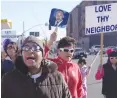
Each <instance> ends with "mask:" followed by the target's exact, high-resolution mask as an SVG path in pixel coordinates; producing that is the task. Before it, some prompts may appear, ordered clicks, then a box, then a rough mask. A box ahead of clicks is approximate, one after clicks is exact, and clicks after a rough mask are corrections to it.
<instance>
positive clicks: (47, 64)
mask: <svg viewBox="0 0 117 98" xmlns="http://www.w3.org/2000/svg"><path fill="white" fill-rule="evenodd" d="M15 66H16V69H17V70H19V71H20V72H21V73H23V74H25V75H28V67H27V66H26V65H25V63H24V61H23V59H22V57H21V56H18V57H17V58H16V61H15ZM41 67H42V74H43V73H51V72H54V71H56V70H57V69H58V67H57V65H56V64H55V63H53V62H51V61H48V60H45V61H44V63H42V65H41Z"/></svg>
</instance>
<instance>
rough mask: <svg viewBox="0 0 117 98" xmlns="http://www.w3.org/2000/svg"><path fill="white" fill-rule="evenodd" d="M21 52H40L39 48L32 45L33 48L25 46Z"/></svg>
mask: <svg viewBox="0 0 117 98" xmlns="http://www.w3.org/2000/svg"><path fill="white" fill-rule="evenodd" d="M22 50H23V51H33V52H34V51H36V52H39V51H41V48H40V46H38V45H33V46H29V45H25V46H23V47H22Z"/></svg>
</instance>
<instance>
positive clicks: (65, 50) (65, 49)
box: [60, 48, 74, 53]
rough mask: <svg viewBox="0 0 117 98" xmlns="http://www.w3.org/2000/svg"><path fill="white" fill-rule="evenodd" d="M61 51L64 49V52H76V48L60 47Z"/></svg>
mask: <svg viewBox="0 0 117 98" xmlns="http://www.w3.org/2000/svg"><path fill="white" fill-rule="evenodd" d="M60 50H61V51H64V52H71V53H73V52H74V49H73V48H72V49H67V48H60Z"/></svg>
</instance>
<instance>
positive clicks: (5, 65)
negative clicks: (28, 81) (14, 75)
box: [2, 39, 18, 73]
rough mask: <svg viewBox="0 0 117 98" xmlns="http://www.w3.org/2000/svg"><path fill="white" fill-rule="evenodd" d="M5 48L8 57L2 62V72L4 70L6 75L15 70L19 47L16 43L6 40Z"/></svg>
mask: <svg viewBox="0 0 117 98" xmlns="http://www.w3.org/2000/svg"><path fill="white" fill-rule="evenodd" d="M3 48H4V51H5V53H6V57H5V59H4V61H3V62H2V70H4V73H7V72H9V71H11V70H12V69H13V68H14V62H15V59H16V56H17V51H18V47H17V45H16V43H15V42H13V41H11V40H10V39H6V40H5V41H4V43H3Z"/></svg>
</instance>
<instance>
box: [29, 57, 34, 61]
mask: <svg viewBox="0 0 117 98" xmlns="http://www.w3.org/2000/svg"><path fill="white" fill-rule="evenodd" d="M27 60H35V57H27Z"/></svg>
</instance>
